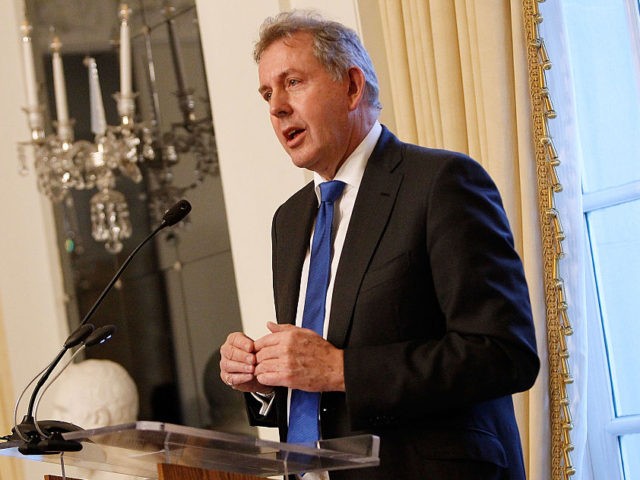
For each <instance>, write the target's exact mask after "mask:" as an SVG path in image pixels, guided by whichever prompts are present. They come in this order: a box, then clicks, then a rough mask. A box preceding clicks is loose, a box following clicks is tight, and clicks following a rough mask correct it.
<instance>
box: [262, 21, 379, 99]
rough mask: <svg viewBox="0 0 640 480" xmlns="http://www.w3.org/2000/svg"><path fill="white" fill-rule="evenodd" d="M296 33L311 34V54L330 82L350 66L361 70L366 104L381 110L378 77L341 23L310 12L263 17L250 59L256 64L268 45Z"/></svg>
mask: <svg viewBox="0 0 640 480" xmlns="http://www.w3.org/2000/svg"><path fill="white" fill-rule="evenodd" d="M298 32H305V33H310V34H311V36H312V37H313V54H314V55H315V57H316V58H317V59H318V61H320V63H321V64H322V65H323V66H324V67H325V69H326V70H327V71H328V72H329V74H330V75H331V76H332V77H333V79H334V80H336V81H337V80H341V79H342V78H344V76H345V75H346V74H347V71H348V70H349V68H351V67H353V66H356V67H358V68H359V69H360V70H362V72H363V73H364V77H365V81H366V85H365V100H366V102H367V103H368V104H369V105H370V106H371V107H373V108H376V109H381V108H382V105H381V104H380V100H379V99H378V95H379V92H380V89H379V87H378V77H377V75H376V72H375V69H374V68H373V63H372V62H371V58H370V57H369V54H368V53H367V51H366V50H365V48H364V46H363V45H362V42H360V38H359V37H358V34H357V33H356V32H355V31H353V30H352V29H350V28H348V27H346V26H344V25H342V24H341V23H338V22H334V21H331V20H326V19H324V18H322V17H321V16H320V15H319V14H317V13H314V12H312V11H308V10H292V11H288V12H281V13H279V14H278V15H276V16H274V17H269V18H267V19H266V20H265V21H264V22H263V23H262V26H261V27H260V37H259V39H258V41H257V42H256V44H255V48H254V50H253V59H254V60H255V62H256V63H259V62H260V57H262V54H263V53H264V51H265V50H266V49H267V48H268V47H269V46H270V45H271V44H272V43H274V42H275V41H277V40H280V39H282V38H290V37H291V36H292V35H293V34H295V33H298Z"/></svg>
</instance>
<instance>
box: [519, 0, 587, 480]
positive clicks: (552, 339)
mask: <svg viewBox="0 0 640 480" xmlns="http://www.w3.org/2000/svg"><path fill="white" fill-rule="evenodd" d="M542 1H544V0H540V2H542ZM538 3H539V2H538V0H523V11H524V24H525V30H526V39H527V58H528V67H529V88H530V90H531V107H532V109H531V114H532V120H533V140H534V146H535V158H536V172H537V177H538V178H537V181H538V207H539V213H540V226H541V235H542V255H543V265H544V279H543V280H544V291H545V305H546V320H547V347H548V356H549V405H550V417H551V418H550V420H551V476H550V478H551V480H567V479H568V478H569V477H571V476H572V475H574V474H575V469H574V468H573V465H572V463H571V451H572V450H573V444H572V443H571V430H572V428H573V425H572V420H571V410H570V404H569V397H568V395H567V384H569V383H572V382H573V379H572V377H571V374H570V371H569V363H568V360H569V352H568V350H567V339H566V337H567V335H571V333H572V329H571V323H570V321H569V317H568V314H567V300H566V296H565V290H564V281H563V280H562V278H561V277H560V273H559V263H560V260H561V258H562V257H563V256H564V252H563V249H562V241H563V240H564V232H563V230H562V224H561V223H560V215H559V213H558V210H556V208H555V194H556V193H558V192H560V191H561V190H562V185H561V183H560V180H559V178H558V174H557V172H556V167H557V166H558V165H560V161H559V160H558V154H557V152H556V149H555V147H554V145H553V139H552V138H551V136H550V135H549V129H548V121H549V120H550V119H553V118H555V117H556V112H555V111H554V109H553V104H552V101H551V95H550V92H549V89H548V87H547V81H546V77H545V71H546V70H549V69H550V68H551V60H550V59H549V56H548V55H547V50H546V48H545V45H544V40H543V39H542V38H541V37H540V33H539V30H538V25H539V24H540V23H541V22H542V21H543V18H542V16H541V15H540V11H539V8H538Z"/></svg>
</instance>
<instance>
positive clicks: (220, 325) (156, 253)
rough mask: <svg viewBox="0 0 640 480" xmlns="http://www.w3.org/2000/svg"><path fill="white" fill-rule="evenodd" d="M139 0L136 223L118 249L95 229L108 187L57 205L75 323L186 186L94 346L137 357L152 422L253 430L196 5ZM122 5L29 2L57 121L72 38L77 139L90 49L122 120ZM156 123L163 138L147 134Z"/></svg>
mask: <svg viewBox="0 0 640 480" xmlns="http://www.w3.org/2000/svg"><path fill="white" fill-rule="evenodd" d="M128 7H129V8H130V10H131V11H130V17H129V24H130V32H131V52H132V56H131V58H132V82H133V90H134V91H135V92H137V96H136V115H135V117H134V121H135V122H136V124H139V125H140V128H141V130H140V132H143V129H142V127H144V129H146V130H144V134H143V133H140V135H139V136H140V138H141V145H140V146H139V147H138V150H137V153H136V158H137V159H138V162H137V166H138V167H139V169H140V171H141V173H142V180H141V181H140V182H139V183H135V182H134V181H132V180H131V178H127V175H124V174H122V172H120V173H118V174H117V175H116V178H115V184H114V185H115V189H117V190H118V191H119V192H121V193H122V194H123V195H124V197H125V198H126V202H127V204H128V208H129V219H130V222H131V228H132V235H131V237H130V238H128V239H125V240H124V241H123V242H122V243H123V246H122V251H121V252H119V253H116V254H114V253H110V252H109V251H107V250H106V249H105V247H104V244H103V243H100V242H96V241H95V240H94V238H92V226H91V208H90V205H91V199H92V197H93V196H94V195H95V194H96V190H95V188H94V189H84V190H71V191H69V192H68V194H67V195H66V196H65V198H64V199H63V200H62V201H61V202H60V203H56V204H55V205H54V211H55V217H56V227H57V236H58V240H59V246H60V258H61V264H62V268H63V276H64V284H65V290H66V296H67V311H68V319H69V327H70V330H72V329H73V328H75V327H76V326H77V325H78V324H79V323H80V321H81V320H82V319H83V318H84V315H85V314H86V312H87V311H88V310H89V309H90V308H91V306H92V305H93V303H94V302H95V299H96V298H97V297H98V296H99V294H100V293H101V292H102V289H103V288H104V287H105V285H107V283H108V282H109V280H110V278H111V277H112V275H113V274H114V273H115V272H116V270H117V269H118V268H119V266H120V265H121V264H122V262H123V261H124V260H125V258H126V256H127V255H128V254H129V253H130V252H131V251H132V250H133V248H134V247H135V246H136V245H137V244H138V243H140V242H141V241H142V240H143V239H144V238H145V237H146V236H147V235H148V234H149V232H151V230H152V229H153V228H154V227H155V226H156V225H157V222H158V217H161V215H162V213H163V212H164V209H166V208H168V206H170V205H171V204H172V203H171V201H173V200H174V199H177V198H181V197H184V198H187V199H188V200H189V201H190V202H191V204H192V205H193V210H192V212H191V214H190V215H189V217H188V219H187V220H186V221H185V222H183V224H182V225H180V226H179V227H173V228H171V229H165V230H163V232H161V233H160V234H159V235H158V236H157V237H156V238H155V240H154V242H153V243H151V244H149V245H147V246H145V247H144V248H143V249H142V250H141V251H140V254H139V255H138V256H137V257H136V258H135V260H134V261H133V262H132V263H131V265H130V266H129V267H128V269H127V270H126V271H125V273H124V274H123V276H122V277H121V279H120V280H119V281H118V282H117V283H116V285H115V288H114V289H113V290H112V291H111V292H110V293H109V295H108V296H107V297H106V298H105V301H104V302H103V303H102V305H101V306H100V308H99V309H98V310H97V311H96V314H95V315H94V316H93V317H92V319H91V322H92V323H94V324H95V325H105V324H114V325H115V326H116V327H117V328H118V331H117V333H116V335H115V336H114V338H113V340H112V341H111V342H109V343H108V344H105V345H102V346H99V347H94V348H92V349H87V350H86V355H85V357H86V358H105V359H110V360H113V361H116V362H118V363H119V364H121V365H122V366H124V367H125V369H126V370H127V371H128V373H129V374H130V375H131V377H132V378H133V379H134V381H135V383H136V385H137V387H138V393H139V397H140V414H139V419H141V420H156V421H166V422H171V423H178V424H184V425H189V426H194V427H200V428H214V429H216V430H223V431H236V432H245V433H246V432H248V431H249V427H247V426H246V417H245V413H244V404H243V402H242V396H241V394H239V393H238V392H234V391H231V390H230V389H228V388H227V387H226V386H225V385H223V384H222V382H221V381H220V379H219V376H218V355H219V353H218V350H217V349H218V347H219V345H221V344H222V342H223V341H224V338H225V337H226V335H227V334H228V332H230V331H235V330H241V329H242V326H241V320H240V309H239V303H238V298H237V292H236V285H235V279H234V271H233V263H232V255H231V247H230V242H229V235H228V229H227V219H226V214H225V206H224V197H223V191H222V183H221V179H220V176H219V174H218V171H217V157H216V152H215V135H214V129H213V125H212V120H211V110H210V107H209V97H208V92H207V79H206V72H205V69H204V64H203V61H202V52H201V44H200V38H199V33H198V21H197V12H196V9H195V4H194V1H193V0H182V1H175V2H171V5H169V4H168V2H166V1H165V2H161V1H153V0H141V1H137V2H132V3H131V4H130V5H128ZM119 10H121V7H120V6H119V4H118V3H117V2H115V1H102V2H86V1H82V0H56V1H51V0H28V1H27V4H26V12H27V16H28V18H29V21H30V23H31V24H32V26H33V32H32V38H33V45H34V52H35V58H36V71H37V73H38V77H39V78H40V79H42V81H43V83H44V85H45V88H44V89H43V90H44V91H43V92H42V94H41V98H44V97H46V105H47V112H46V113H45V117H46V118H48V120H49V121H48V122H47V125H48V127H47V130H52V129H53V123H52V122H51V119H55V118H56V117H55V112H56V103H55V94H54V92H55V85H54V81H53V75H52V70H51V62H52V55H51V51H50V48H49V44H50V43H51V39H52V36H53V35H54V34H55V35H56V36H58V37H59V40H60V42H61V43H62V47H61V55H62V58H63V62H64V78H65V83H66V90H67V92H68V94H67V97H68V109H69V117H71V118H73V119H74V120H75V124H74V135H75V140H76V141H78V140H86V141H88V142H93V141H94V139H95V138H94V137H95V135H94V133H93V132H92V128H91V125H92V122H91V115H92V108H91V106H90V102H89V80H88V70H87V64H86V63H87V62H86V59H87V58H88V57H90V58H94V59H95V64H96V66H97V71H98V72H99V78H100V87H101V90H102V100H103V104H104V111H105V117H106V122H107V124H108V125H118V124H119V123H120V116H119V114H118V110H117V108H116V102H115V101H114V100H113V99H112V98H111V95H112V94H113V93H114V92H117V91H119V90H120V73H121V72H120V65H119V56H118V55H119V53H118V49H119V41H118V34H119V28H120V20H119V18H118V12H119ZM176 51H177V52H178V53H177V54H176ZM185 94H188V95H185ZM185 97H188V98H186V99H185ZM144 135H146V136H147V137H149V138H151V140H149V138H147V140H148V142H147V143H146V144H145V139H144V138H143V137H144ZM145 145H146V146H147V147H148V149H147V152H146V154H145V153H144V151H143V148H142V147H144V146H145ZM165 198H166V199H168V200H164V203H163V201H160V200H159V199H161V200H163V199H165Z"/></svg>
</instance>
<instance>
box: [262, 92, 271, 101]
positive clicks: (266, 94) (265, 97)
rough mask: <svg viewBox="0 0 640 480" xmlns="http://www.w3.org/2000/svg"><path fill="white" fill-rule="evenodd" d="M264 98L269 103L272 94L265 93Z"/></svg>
mask: <svg viewBox="0 0 640 480" xmlns="http://www.w3.org/2000/svg"><path fill="white" fill-rule="evenodd" d="M262 98H264V99H265V100H266V101H267V102H268V101H269V100H271V92H265V93H264V94H262Z"/></svg>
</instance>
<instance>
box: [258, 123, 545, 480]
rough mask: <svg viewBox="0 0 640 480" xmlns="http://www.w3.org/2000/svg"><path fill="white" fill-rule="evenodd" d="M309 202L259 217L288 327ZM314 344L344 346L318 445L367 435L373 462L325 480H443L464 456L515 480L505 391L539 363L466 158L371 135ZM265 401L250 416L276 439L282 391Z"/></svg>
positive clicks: (516, 458)
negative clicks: (339, 386)
mask: <svg viewBox="0 0 640 480" xmlns="http://www.w3.org/2000/svg"><path fill="white" fill-rule="evenodd" d="M317 208H318V205H317V200H316V196H315V194H314V191H313V184H309V185H307V186H305V187H304V188H303V189H301V190H300V191H299V192H297V193H296V194H295V195H293V196H292V197H291V198H290V199H289V200H288V201H287V202H286V203H284V204H283V205H282V206H281V207H280V208H279V209H278V210H277V212H276V214H275V216H274V219H273V231H272V241H273V288H274V296H275V305H276V315H277V320H278V322H280V323H294V322H295V317H296V308H297V300H298V293H299V285H300V275H301V269H302V263H303V260H304V257H305V254H306V250H307V248H308V245H309V238H310V232H311V229H312V225H313V221H314V218H315V214H316V212H317ZM328 340H329V341H330V342H331V343H332V344H333V345H335V346H336V347H338V348H341V349H344V368H345V384H346V394H345V393H341V392H326V393H323V394H322V400H321V428H322V436H323V438H334V437H341V436H347V435H353V434H356V433H363V432H366V433H372V434H376V435H379V436H380V437H381V448H380V458H381V465H380V467H378V468H375V469H362V470H351V471H341V472H335V473H332V474H331V477H332V479H334V478H339V479H367V480H373V479H391V478H393V479H440V478H442V479H447V480H450V479H451V478H455V477H454V476H453V475H450V474H449V473H448V470H447V467H446V465H447V464H455V463H456V462H458V461H465V460H467V461H468V460H471V461H483V462H489V463H493V464H495V465H498V466H500V467H502V468H504V477H503V478H508V479H523V478H524V469H523V464H522V452H521V446H520V438H519V434H518V429H517V426H516V422H515V417H514V411H513V405H512V401H511V394H512V393H514V392H517V391H523V390H526V389H528V388H529V387H531V385H532V384H533V382H534V380H535V378H536V375H537V372H538V369H539V360H538V357H537V354H536V346H535V337H534V330H533V322H532V316H531V309H530V303H529V295H528V291H527V286H526V282H525V278H524V273H523V269H522V265H521V261H520V258H519V257H518V255H517V253H516V252H515V250H514V247H513V239H512V235H511V231H510V228H509V225H508V221H507V218H506V215H505V213H504V210H503V207H502V202H501V199H500V196H499V194H498V191H497V189H496V187H495V185H494V183H493V182H492V180H491V179H490V178H489V176H488V175H487V173H486V172H485V171H484V170H483V169H482V167H481V166H480V165H479V164H478V163H476V162H475V161H473V160H472V159H470V158H468V157H466V156H464V155H462V154H459V153H454V152H449V151H443V150H432V149H426V148H421V147H417V146H415V145H410V144H406V143H402V142H400V141H399V140H398V139H397V138H396V137H395V136H394V135H393V134H391V133H390V132H389V131H388V130H387V129H386V128H383V132H382V135H381V137H380V140H379V141H378V143H377V145H376V147H375V149H374V151H373V153H372V155H371V157H370V159H369V161H368V164H367V167H366V170H365V173H364V176H363V179H362V183H361V185H360V189H359V192H358V196H357V199H356V203H355V206H354V210H353V214H352V217H351V222H350V224H349V229H348V231H347V237H346V240H345V244H344V248H343V251H342V256H341V258H340V263H339V266H338V271H337V273H336V280H335V287H334V292H333V302H332V305H331V311H330V323H329V331H328ZM277 395H278V398H277V409H276V411H275V412H272V414H271V415H270V416H269V417H267V418H265V417H262V418H261V417H259V416H258V415H256V414H255V411H254V410H253V409H252V408H250V409H249V410H250V416H251V417H252V423H254V424H261V425H269V424H271V425H274V424H277V425H278V426H279V427H280V429H281V436H282V438H286V417H287V413H286V408H287V407H286V402H287V395H286V389H279V390H278V392H277ZM434 462H435V464H436V465H438V467H434V466H433V465H434ZM443 465H444V466H443ZM434 468H438V469H439V471H438V472H436V471H435V470H433V469H434Z"/></svg>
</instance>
